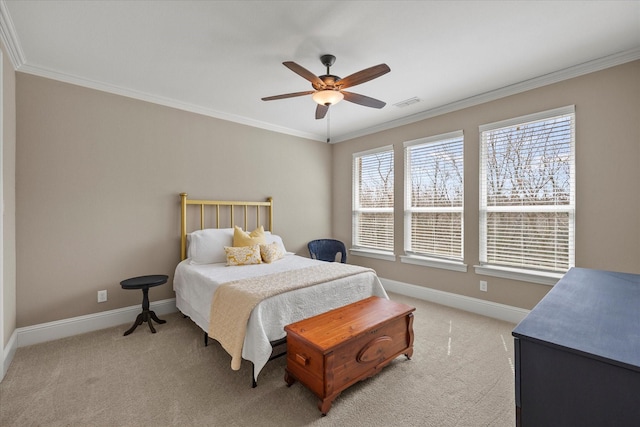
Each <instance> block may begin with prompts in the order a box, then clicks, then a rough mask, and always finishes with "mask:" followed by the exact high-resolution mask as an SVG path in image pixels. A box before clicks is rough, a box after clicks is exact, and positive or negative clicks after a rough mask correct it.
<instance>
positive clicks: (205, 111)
mask: <svg viewBox="0 0 640 427" xmlns="http://www.w3.org/2000/svg"><path fill="white" fill-rule="evenodd" d="M18 71H20V72H23V73H27V74H32V75H35V76H38V77H44V78H48V79H52V80H57V81H60V82H63V83H69V84H73V85H76V86H81V87H86V88H88V89H95V90H99V91H102V92H107V93H111V94H115V95H120V96H125V97H127V98H133V99H137V100H140V101H146V102H150V103H152V104H158V105H163V106H165V107H171V108H176V109H178V110H182V111H187V112H190V113H196V114H201V115H203V116H208V117H213V118H216V119H220V120H226V121H229V122H234V123H238V124H242V125H246V126H251V127H255V128H260V129H265V130H269V131H273V132H277V133H282V134H287V135H292V136H297V137H300V138H305V139H311V140H315V141H324V140H325V138H324V137H321V136H318V135H316V134H312V133H307V132H300V131H297V130H295V129H290V128H285V127H282V126H276V125H273V124H271V123H266V122H262V121H260V120H253V119H249V118H247V117H243V116H238V115H235V114H228V113H224V112H221V111H216V110H213V109H211V108H206V107H203V106H200V105H196V104H191V103H188V102H183V101H179V100H176V99H172V98H166V97H162V96H158V95H152V94H149V93H145V92H140V91H137V90H133V89H129V88H124V87H120V86H115V85H110V84H106V83H102V82H99V81H96V80H90V79H86V78H83V77H78V76H74V75H71V74H65V73H59V72H57V71H52V70H48V69H45V68H42V67H33V66H30V65H27V64H25V65H23V66H22V67H20V69H19V70H18Z"/></svg>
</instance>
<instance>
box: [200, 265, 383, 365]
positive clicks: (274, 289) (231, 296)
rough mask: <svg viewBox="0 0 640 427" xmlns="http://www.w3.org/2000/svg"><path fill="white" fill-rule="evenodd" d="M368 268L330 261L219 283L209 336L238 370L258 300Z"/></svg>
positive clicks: (214, 299) (362, 271)
mask: <svg viewBox="0 0 640 427" xmlns="http://www.w3.org/2000/svg"><path fill="white" fill-rule="evenodd" d="M371 271H373V270H371V269H370V268H365V267H360V266H356V265H351V264H341V263H335V262H332V263H323V264H321V265H315V266H312V267H306V268H302V269H297V270H291V271H285V272H281V273H274V274H269V275H265V276H260V277H255V278H251V279H243V280H237V281H234V282H229V283H226V284H224V285H221V286H219V287H218V288H217V289H216V291H215V293H214V295H213V301H212V302H211V315H210V317H209V319H210V321H209V336H210V337H211V338H213V339H215V340H217V341H218V342H219V343H220V344H221V345H222V347H223V348H224V349H225V350H226V351H227V352H228V353H229V354H230V355H231V369H233V370H236V371H237V370H239V369H240V363H241V360H242V345H243V343H244V338H245V334H246V328H247V322H248V320H249V316H250V315H251V311H252V310H253V308H254V307H255V306H256V305H258V303H260V301H262V300H264V299H266V298H269V297H272V296H274V295H278V294H281V293H284V292H288V291H292V290H294V289H299V288H303V287H308V286H313V285H317V284H319V283H324V282H327V281H330V280H336V279H341V278H343V277H348V276H352V275H356V274H360V273H364V272H371Z"/></svg>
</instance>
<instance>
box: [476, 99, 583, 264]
mask: <svg viewBox="0 0 640 427" xmlns="http://www.w3.org/2000/svg"><path fill="white" fill-rule="evenodd" d="M574 129H575V112H574V107H573V106H570V107H565V108H560V109H557V110H552V111H547V112H543V113H539V114H534V115H531V116H526V117H520V118H517V119H512V120H507V121H504V122H499V123H493V124H489V125H484V126H481V127H480V135H481V137H480V138H481V148H480V149H481V153H480V264H481V266H482V265H485V266H496V267H498V268H500V267H504V268H507V269H510V268H515V269H522V270H538V271H540V272H550V273H564V272H566V271H567V270H568V269H569V268H570V267H572V266H574V264H575V253H574V241H575V235H574V217H575V162H574V152H575V130H574Z"/></svg>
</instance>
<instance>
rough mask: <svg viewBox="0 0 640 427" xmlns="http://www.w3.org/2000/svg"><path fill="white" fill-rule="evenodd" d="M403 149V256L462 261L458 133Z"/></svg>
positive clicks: (461, 156)
mask: <svg viewBox="0 0 640 427" xmlns="http://www.w3.org/2000/svg"><path fill="white" fill-rule="evenodd" d="M404 146H405V149H404V159H405V168H404V170H405V210H404V235H405V238H404V241H405V253H406V254H407V255H410V256H411V255H414V256H424V257H433V258H440V259H444V260H449V261H457V262H461V261H462V259H463V255H464V249H463V238H464V227H463V202H464V153H463V148H464V137H463V134H462V131H458V132H452V133H449V134H445V135H438V136H434V137H429V138H423V139H419V140H416V141H408V142H405V144H404ZM403 260H404V259H403ZM465 271H466V270H465Z"/></svg>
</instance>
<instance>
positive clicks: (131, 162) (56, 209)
mask: <svg viewBox="0 0 640 427" xmlns="http://www.w3.org/2000/svg"><path fill="white" fill-rule="evenodd" d="M5 67H6V64H5ZM638 76H640V61H636V62H633V63H629V64H625V65H622V66H618V67H615V68H611V69H608V70H605V71H601V72H598V73H593V74H590V75H586V76H583V77H579V78H575V79H572V80H568V81H565V82H561V83H557V84H554V85H550V86H547V87H543V88H540V89H536V90H532V91H529V92H526V93H522V94H519V95H514V96H511V97H508V98H504V99H500V100H497V101H493V102H490V103H486V104H483V105H479V106H476V107H472V108H467V109H464V110H460V111H457V112H453V113H449V114H445V115H442V116H439V117H434V118H431V119H428V120H424V121H422V122H418V123H414V124H411V125H406V126H403V127H400V128H396V129H392V130H388V131H384V132H379V133H377V134H374V135H370V136H366V137H362V138H357V139H354V140H351V141H347V142H343V143H339V144H335V145H332V146H329V145H327V144H324V143H321V142H315V141H309V140H304V139H301V138H296V137H292V136H287V135H280V134H277V133H273V132H269V131H264V130H260V129H255V128H251V127H247V126H243V125H238V124H235V123H230V122H225V121H221V120H216V119H212V118H209V117H204V116H200V115H197V114H193V113H187V112H184V111H179V110H174V109H171V108H167V107H162V106H158V105H154V104H150V103H146V102H142V101H137V100H133V99H129V98H125V97H121V96H117V95H111V94H107V93H103V92H99V91H95V90H91V89H86V88H81V87H78V86H74V85H69V84H65V83H61V82H56V81H53V80H49V79H44V78H40V77H35V76H32V75H28V74H23V73H16V85H17V89H16V93H17V135H18V140H19V142H18V145H17V160H16V169H15V170H16V171H17V178H16V206H17V207H16V209H17V220H16V229H17V231H16V233H17V236H18V241H17V282H18V285H17V310H16V311H17V326H18V327H23V326H28V325H33V324H38V323H43V322H48V321H53V320H58V319H64V318H69V317H73V316H78V315H83V314H90V313H96V312H99V311H105V310H110V309H115V308H119V307H126V306H131V305H136V304H139V302H140V295H138V294H137V293H135V292H127V291H123V290H122V289H120V286H119V282H120V280H122V279H124V278H127V277H131V276H135V275H140V274H169V275H170V276H171V275H172V273H173V270H174V268H175V265H176V263H177V260H178V257H179V255H178V252H179V242H178V227H179V223H178V221H179V211H178V193H180V192H188V193H189V194H190V195H191V196H193V197H197V198H220V199H229V198H233V199H262V198H264V197H267V196H273V197H274V199H275V211H276V212H275V231H276V232H277V233H278V234H281V235H282V236H283V238H284V240H285V243H286V244H287V248H288V249H290V250H293V251H296V252H298V253H300V254H303V255H306V247H305V245H306V242H307V241H308V240H311V239H313V238H317V237H323V236H333V237H337V238H340V239H342V240H344V241H346V242H347V243H350V242H351V211H350V209H351V154H352V153H353V152H357V151H362V150H365V149H368V148H374V147H378V146H381V145H387V144H394V147H395V150H396V177H395V180H396V192H397V196H396V200H397V206H396V215H397V217H398V218H402V204H403V201H402V197H403V191H402V182H403V179H402V177H403V170H402V167H403V159H402V142H403V141H406V140H411V139H416V138H420V137H425V136H430V135H437V134H440V133H445V132H449V131H453V130H458V129H462V130H464V133H465V162H466V164H465V169H466V170H465V190H466V194H465V206H466V212H465V232H466V240H465V261H466V262H467V264H468V265H469V271H468V272H467V273H457V272H449V271H445V270H438V269H433V268H427V267H419V266H414V265H407V264H402V263H400V261H399V260H398V261H396V262H387V261H377V260H372V259H368V258H363V257H356V256H351V257H350V262H353V263H359V264H362V265H367V266H371V267H373V268H374V269H376V270H377V272H378V274H379V275H380V276H381V277H383V278H386V279H391V280H397V281H401V282H405V283H411V284H415V285H420V286H425V287H429V288H433V289H438V290H444V291H447V292H454V293H457V294H461V295H467V296H472V297H476V298H483V299H487V300H490V301H495V302H499V303H504V304H509V305H513V306H517V307H523V308H532V307H533V306H534V305H535V304H536V303H537V302H538V301H539V300H540V298H542V296H544V295H545V293H546V292H547V291H548V290H549V287H548V286H543V285H536V284H531V283H526V282H518V281H510V280H505V279H497V278H493V277H486V276H478V275H476V274H475V273H474V272H473V265H474V264H477V263H478V214H477V206H478V188H479V187H478V180H477V176H478V154H479V150H478V145H477V144H478V143H477V141H478V126H479V125H481V124H484V123H490V122H494V121H498V120H503V119H508V118H511V117H516V116H520V115H525V114H530V113H535V112H539V111H544V110H547V109H552V108H557V107H561V106H565V105H570V104H575V105H576V116H577V118H576V120H577V130H576V137H577V150H576V158H577V230H576V231H577V234H576V235H577V239H576V244H577V251H576V256H577V265H578V266H580V267H589V268H600V269H608V270H618V271H626V272H632V273H640V262H638V261H639V260H640V219H639V218H640V216H638V215H637V212H639V211H640V192H638V191H637V185H638V182H640V167H639V166H640V126H639V124H638V123H639V121H638V117H639V116H640V87H639V86H640V82H639V77H638ZM9 83H10V82H9ZM4 85H5V86H6V85H7V81H6V80H5V82H4ZM5 117H6V111H5ZM5 132H6V130H5ZM5 138H6V136H5ZM14 139H15V138H14ZM9 140H11V138H9ZM6 149H7V147H6V146H5V150H6ZM10 166H11V165H10ZM5 175H6V173H5ZM6 186H7V182H5V187H6ZM5 191H7V190H6V189H5ZM9 191H11V189H10V190H9ZM6 195H7V193H5V196H6ZM611 207H618V209H616V210H614V209H612V208H611ZM5 221H6V220H5ZM395 232H396V241H395V248H396V253H397V254H401V253H402V248H403V242H402V223H401V221H398V222H397V224H396V229H395ZM6 257H7V254H5V259H6ZM6 280H7V279H6V274H5V295H6V294H7V293H9V294H10V293H11V292H12V289H13V290H15V286H14V287H12V285H11V284H10V285H9V288H8V289H7V286H6ZM479 280H487V281H488V282H489V292H487V293H481V292H480V291H479V290H478V281H479ZM100 289H107V290H108V294H109V301H108V302H107V303H103V304H98V303H97V302H96V292H97V291H98V290H100ZM172 297H173V292H172V290H171V285H170V283H169V284H167V285H165V286H162V287H159V288H154V289H152V291H151V298H152V300H160V299H165V298H172ZM5 305H6V299H5ZM10 308H11V307H9V309H10ZM5 310H6V307H5ZM5 317H6V315H5ZM7 327H9V328H10V329H11V330H13V328H14V327H11V326H10V325H7V320H5V329H7Z"/></svg>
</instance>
